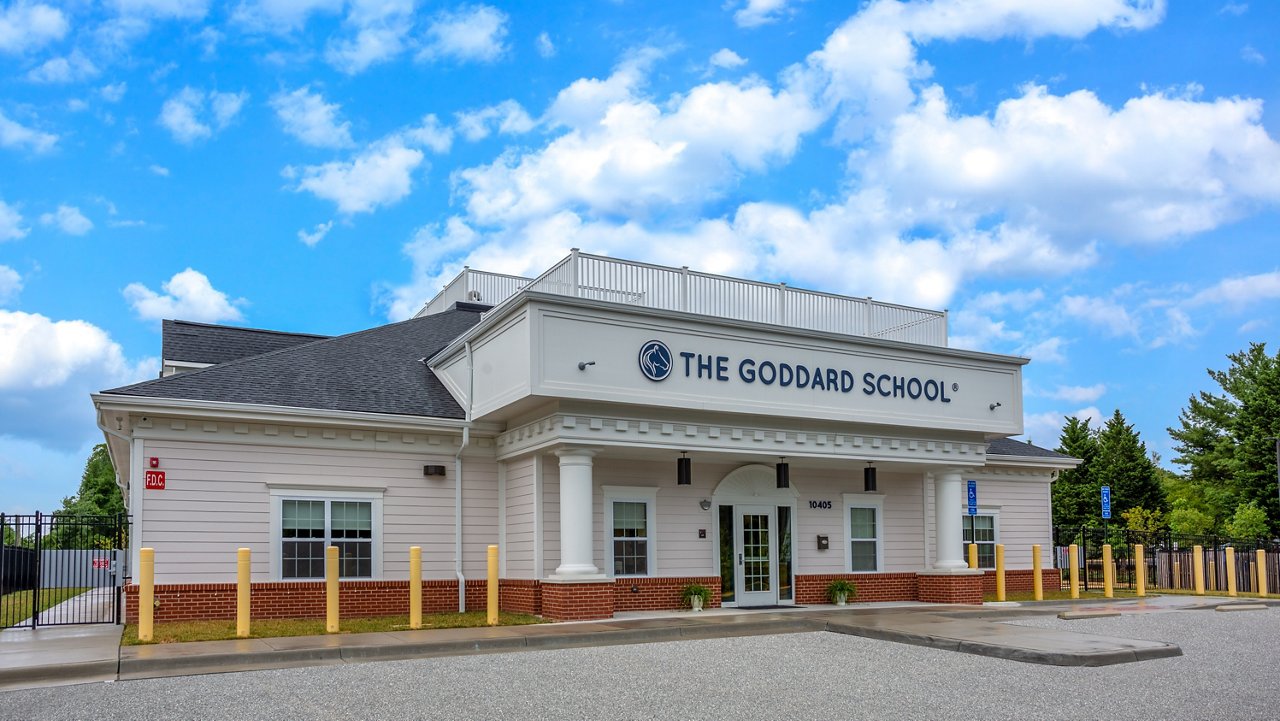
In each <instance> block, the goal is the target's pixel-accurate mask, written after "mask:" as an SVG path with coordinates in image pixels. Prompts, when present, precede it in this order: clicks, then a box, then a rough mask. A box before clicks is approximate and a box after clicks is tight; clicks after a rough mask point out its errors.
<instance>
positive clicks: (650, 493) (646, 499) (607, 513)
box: [600, 486, 658, 578]
mask: <svg viewBox="0 0 1280 721" xmlns="http://www.w3.org/2000/svg"><path fill="white" fill-rule="evenodd" d="M600 490H601V496H602V497H603V503H604V507H603V509H602V518H603V519H604V522H603V523H602V524H601V528H600V531H601V535H602V536H603V537H604V542H603V543H602V544H601V545H602V546H603V548H604V569H605V575H606V576H608V577H610V578H649V577H652V576H656V575H657V571H658V567H657V558H658V553H657V548H658V524H657V512H656V510H657V505H658V488H657V487H650V486H601V487H600ZM615 503H643V504H644V508H645V512H644V513H645V530H646V533H647V535H646V536H645V568H646V572H645V573H625V574H615V573H614V572H613V568H614V566H613V561H614V556H613V543H614V539H613V504H615Z"/></svg>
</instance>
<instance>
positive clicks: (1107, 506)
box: [1102, 486, 1111, 518]
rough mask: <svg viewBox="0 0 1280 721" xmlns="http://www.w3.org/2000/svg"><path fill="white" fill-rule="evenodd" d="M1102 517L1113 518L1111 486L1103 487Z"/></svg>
mask: <svg viewBox="0 0 1280 721" xmlns="http://www.w3.org/2000/svg"><path fill="white" fill-rule="evenodd" d="M1102 517H1103V518H1111V486H1103V487H1102Z"/></svg>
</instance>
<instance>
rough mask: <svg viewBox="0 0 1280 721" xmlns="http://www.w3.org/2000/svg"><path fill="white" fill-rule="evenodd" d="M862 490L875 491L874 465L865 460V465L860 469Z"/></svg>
mask: <svg viewBox="0 0 1280 721" xmlns="http://www.w3.org/2000/svg"><path fill="white" fill-rule="evenodd" d="M862 490H864V491H866V492H867V493H875V492H876V467H875V466H873V465H871V461H867V467H866V468H863V469H862Z"/></svg>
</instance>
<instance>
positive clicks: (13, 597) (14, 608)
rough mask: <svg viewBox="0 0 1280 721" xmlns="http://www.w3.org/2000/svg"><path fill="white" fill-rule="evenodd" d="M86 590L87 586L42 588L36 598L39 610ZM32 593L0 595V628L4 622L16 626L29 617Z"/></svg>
mask: <svg viewBox="0 0 1280 721" xmlns="http://www.w3.org/2000/svg"><path fill="white" fill-rule="evenodd" d="M88 590H89V589H88V588H42V589H40V596H39V599H38V601H39V603H40V610H41V611H44V610H45V609H48V608H53V607H54V606H56V605H58V604H59V603H62V602H63V601H65V600H67V599H68V598H74V597H76V596H79V595H80V594H82V593H84V592H85V591H88ZM33 593H35V591H14V592H13V593H7V594H5V595H4V596H0V628H8V626H5V625H4V624H5V623H8V624H9V625H11V626H17V625H18V624H20V623H22V622H23V621H26V620H27V619H29V618H31V594H33Z"/></svg>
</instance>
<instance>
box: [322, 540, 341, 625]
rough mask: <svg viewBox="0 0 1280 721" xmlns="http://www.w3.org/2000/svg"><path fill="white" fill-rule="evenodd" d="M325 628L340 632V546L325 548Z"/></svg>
mask: <svg viewBox="0 0 1280 721" xmlns="http://www.w3.org/2000/svg"><path fill="white" fill-rule="evenodd" d="M324 630H325V633H337V632H338V547H337V546H329V547H328V548H326V549H324Z"/></svg>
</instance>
